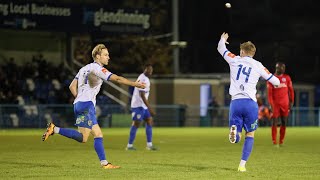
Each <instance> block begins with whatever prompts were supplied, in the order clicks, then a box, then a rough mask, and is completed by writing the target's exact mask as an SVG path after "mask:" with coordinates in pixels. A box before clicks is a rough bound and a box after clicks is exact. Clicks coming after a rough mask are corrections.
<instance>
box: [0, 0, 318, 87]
mask: <svg viewBox="0 0 320 180" xmlns="http://www.w3.org/2000/svg"><path fill="white" fill-rule="evenodd" d="M8 1H9V0H5V1H1V2H8ZM12 2H15V3H16V2H20V3H25V2H37V3H47V4H51V5H54V4H59V5H61V4H62V5H67V6H68V5H71V6H72V7H75V8H77V9H79V12H82V9H81V8H82V7H83V6H86V7H95V8H100V7H103V8H105V9H108V8H109V9H119V8H124V9H140V10H143V11H146V12H150V14H151V28H150V29H149V30H148V31H146V32H143V33H140V34H130V33H111V32H101V31H100V32H99V31H92V27H91V26H86V27H80V28H79V27H76V26H75V25H73V23H74V24H76V23H75V22H74V21H70V22H68V23H64V22H60V21H59V20H58V21H59V22H54V21H53V20H50V21H48V24H47V26H46V24H42V28H44V29H41V27H39V29H37V30H44V31H50V30H51V31H63V30H66V31H69V32H68V33H69V34H68V36H72V35H73V34H74V33H78V34H79V33H91V37H92V39H93V43H100V42H102V43H107V44H108V46H109V48H110V50H112V51H111V53H112V57H113V59H115V63H113V65H111V67H110V68H114V69H113V70H114V71H115V72H118V73H120V72H128V73H134V72H135V73H136V71H137V69H134V68H133V66H136V64H137V63H136V62H135V61H134V60H136V61H139V59H148V58H151V59H153V61H154V62H156V61H158V62H156V63H155V64H159V66H160V65H161V63H162V62H165V63H163V64H162V65H161V66H160V67H168V69H170V70H161V71H159V72H156V73H158V74H170V73H172V69H173V68H172V66H173V64H172V59H170V58H172V56H169V55H171V53H172V52H168V51H169V50H168V49H169V48H168V46H169V43H170V41H171V37H169V38H166V39H157V42H151V43H150V42H148V43H145V44H143V43H140V44H139V43H137V42H133V40H132V39H134V38H136V39H137V38H141V37H143V38H144V37H150V36H157V35H161V34H166V33H171V32H172V1H171V0H152V1H150V0H149V1H148V0H90V1H89V0H81V1H77V2H75V1H72V0H56V1H54V0H47V1H44V0H32V1H12ZM226 2H230V3H231V4H232V8H229V9H228V8H226V7H225V3H226ZM316 4H317V1H315V0H304V1H301V0H281V1H278V0H259V1H257V0H228V1H227V0H202V1H195V0H180V1H179V36H180V38H179V40H181V41H187V43H188V46H187V47H186V48H184V49H180V62H179V63H180V73H182V74H189V73H196V74H199V73H200V74H202V73H204V74H208V73H210V74H211V73H228V72H229V67H228V65H227V63H225V62H224V61H223V60H222V57H221V56H220V54H218V52H217V50H216V47H217V43H218V41H219V38H220V35H221V33H222V32H228V33H229V35H230V38H229V42H230V45H229V46H227V47H228V48H229V50H230V51H232V52H233V53H234V54H239V45H240V43H242V42H245V41H252V42H253V43H254V44H255V45H256V47H257V52H256V55H255V57H254V58H255V59H257V60H258V61H260V62H262V64H264V65H265V66H266V67H267V68H268V69H269V70H270V71H271V72H274V67H275V64H276V62H277V61H282V62H284V63H285V64H286V66H287V73H288V74H289V75H290V76H291V77H292V80H293V81H294V82H300V83H314V84H319V83H320V73H319V71H320V62H319V61H320V60H319V55H318V51H319V45H318V42H319V40H320V38H319V36H318V32H320V23H319V18H320V13H319V10H318V6H317V5H316ZM56 21H57V20H56ZM68 21H69V20H68ZM77 21H79V19H77ZM80 21H81V18H80ZM54 23H56V24H59V23H60V24H61V23H62V24H63V25H60V26H54ZM46 27H50V28H49V29H45V28H46ZM90 27H91V28H90ZM61 29H63V30H61ZM26 31H30V30H26ZM130 36H134V37H133V38H132V37H130ZM101 39H104V41H106V42H104V41H102V40H101ZM93 45H94V44H92V46H93ZM153 46H154V48H153ZM157 48H158V49H157ZM166 48H168V49H166ZM130 49H132V50H131V52H136V53H132V54H130ZM146 52H152V53H151V54H152V57H151V56H150V53H149V54H148V53H146ZM88 53H89V54H90V52H88ZM139 53H140V55H139ZM137 54H138V55H137ZM163 54H166V55H163ZM124 56H126V57H124ZM118 59H119V60H118ZM123 59H128V61H124V60H123ZM129 60H131V61H132V62H133V63H132V64H130V62H129ZM90 61H91V60H90ZM140 61H141V60H140ZM140 61H139V62H140ZM117 62H119V64H117ZM121 63H125V64H126V66H127V67H128V68H127V69H116V68H115V67H116V66H121V67H126V66H124V65H123V64H121ZM128 63H129V64H128ZM158 69H160V68H158ZM139 71H140V70H139ZM170 71H171V72H170Z"/></svg>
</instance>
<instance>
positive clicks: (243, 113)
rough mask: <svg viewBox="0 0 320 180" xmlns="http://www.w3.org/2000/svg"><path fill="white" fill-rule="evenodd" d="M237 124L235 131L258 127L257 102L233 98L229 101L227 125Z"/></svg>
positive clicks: (249, 130)
mask: <svg viewBox="0 0 320 180" xmlns="http://www.w3.org/2000/svg"><path fill="white" fill-rule="evenodd" d="M232 125H236V126H237V131H238V132H242V128H244V130H245V131H246V132H252V131H255V130H256V129H257V128H258V104H257V102H255V101H253V100H252V99H235V100H232V101H231V104H230V112H229V127H231V126H232Z"/></svg>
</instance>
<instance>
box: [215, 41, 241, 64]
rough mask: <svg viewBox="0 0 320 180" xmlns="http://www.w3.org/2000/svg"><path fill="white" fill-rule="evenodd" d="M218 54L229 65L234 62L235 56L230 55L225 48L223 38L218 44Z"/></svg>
mask: <svg viewBox="0 0 320 180" xmlns="http://www.w3.org/2000/svg"><path fill="white" fill-rule="evenodd" d="M217 49H218V52H219V53H220V54H221V56H222V57H223V58H224V59H225V60H226V61H227V62H228V63H229V64H230V63H232V62H234V61H235V60H236V57H237V56H236V55H234V54H233V53H231V52H230V51H229V50H228V49H227V47H226V40H225V39H224V38H221V39H220V41H219V43H218V48H217Z"/></svg>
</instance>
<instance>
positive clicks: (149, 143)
mask: <svg viewBox="0 0 320 180" xmlns="http://www.w3.org/2000/svg"><path fill="white" fill-rule="evenodd" d="M144 119H145V126H146V136H147V147H146V148H147V150H151V151H155V150H157V148H156V147H154V146H153V144H152V125H153V119H152V117H151V115H150V112H149V111H148V110H147V109H146V110H145V113H144Z"/></svg>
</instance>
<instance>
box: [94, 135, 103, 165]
mask: <svg viewBox="0 0 320 180" xmlns="http://www.w3.org/2000/svg"><path fill="white" fill-rule="evenodd" d="M94 149H95V150H96V153H97V155H98V157H99V159H100V161H102V160H106V155H105V153H104V147H103V138H102V137H98V138H94Z"/></svg>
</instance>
